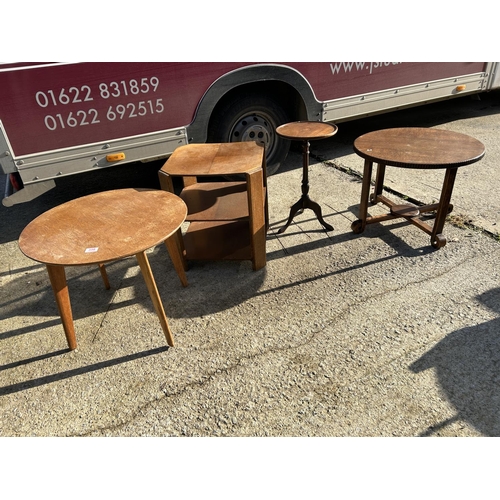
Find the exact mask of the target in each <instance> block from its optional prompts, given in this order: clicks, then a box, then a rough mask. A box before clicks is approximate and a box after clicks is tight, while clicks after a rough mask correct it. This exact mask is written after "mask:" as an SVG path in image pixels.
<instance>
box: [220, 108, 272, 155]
mask: <svg viewBox="0 0 500 500" xmlns="http://www.w3.org/2000/svg"><path fill="white" fill-rule="evenodd" d="M274 129H275V127H274V125H273V122H272V120H271V119H270V117H269V116H266V115H265V114H263V113H250V114H245V115H244V116H242V117H241V118H239V119H238V120H237V121H236V123H235V124H234V125H233V127H232V128H231V130H230V132H229V140H230V141H231V142H243V141H256V142H258V143H260V144H263V145H264V146H265V148H266V156H267V157H268V158H269V157H270V156H271V155H272V153H273V152H274V148H275V146H276V140H275V132H274Z"/></svg>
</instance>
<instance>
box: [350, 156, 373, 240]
mask: <svg viewBox="0 0 500 500" xmlns="http://www.w3.org/2000/svg"><path fill="white" fill-rule="evenodd" d="M372 172H373V162H372V161H370V160H365V166H364V170H363V184H362V187H361V201H360V204H359V219H358V220H355V221H354V222H353V223H352V224H351V229H352V230H353V231H354V232H355V233H356V234H359V233H362V232H363V231H364V230H365V227H366V219H367V217H368V198H369V196H370V183H371V179H372Z"/></svg>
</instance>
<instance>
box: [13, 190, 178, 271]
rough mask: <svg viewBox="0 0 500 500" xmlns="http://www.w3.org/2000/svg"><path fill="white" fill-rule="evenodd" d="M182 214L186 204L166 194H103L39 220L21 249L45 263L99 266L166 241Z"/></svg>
mask: <svg viewBox="0 0 500 500" xmlns="http://www.w3.org/2000/svg"><path fill="white" fill-rule="evenodd" d="M186 215H187V207H186V204H185V203H184V202H183V201H182V200H181V199H180V198H179V197H178V196H176V195H174V194H172V193H169V192H167V191H162V190H157V189H132V188H129V189H117V190H112V191H104V192H101V193H96V194H91V195H88V196H83V197H81V198H77V199H75V200H71V201H69V202H67V203H64V204H62V205H59V206H57V207H55V208H52V209H51V210H49V211H47V212H45V213H43V214H42V215H40V216H38V217H37V218H36V219H34V220H33V221H31V222H30V223H29V224H28V225H27V226H26V228H25V229H24V230H23V232H22V233H21V235H20V237H19V247H20V249H21V251H22V252H23V253H24V254H25V255H26V256H27V257H29V258H31V259H33V260H35V261H38V262H42V263H44V264H52V265H69V266H77V265H86V264H101V263H105V262H109V261H112V260H117V259H120V258H123V257H128V256H131V255H135V254H137V253H139V252H143V251H145V250H147V249H148V248H152V247H154V246H156V245H158V244H159V243H162V242H164V241H165V240H166V239H167V238H168V237H169V236H171V235H172V234H173V233H174V232H175V231H176V230H177V229H178V228H179V227H180V225H181V224H182V223H183V222H184V220H185V218H186Z"/></svg>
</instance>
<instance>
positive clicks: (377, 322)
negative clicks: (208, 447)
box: [0, 92, 500, 491]
mask: <svg viewBox="0 0 500 500" xmlns="http://www.w3.org/2000/svg"><path fill="white" fill-rule="evenodd" d="M499 113H500V98H499V94H498V93H496V92H493V93H490V94H487V95H485V96H483V97H482V98H481V99H480V100H476V99H472V98H461V99H457V100H455V101H448V102H445V103H437V104H433V105H429V106H425V107H421V108H414V109H410V110H404V111H399V112H397V113H391V114H389V115H384V116H380V117H372V118H367V119H363V120H356V121H355V122H349V123H344V124H339V133H338V134H337V135H336V136H334V137H333V138H331V139H328V140H325V141H318V142H315V143H314V144H313V146H312V148H311V168H310V174H309V180H310V186H311V189H310V193H309V194H310V196H311V198H312V199H314V200H315V201H317V202H319V203H320V205H321V206H322V208H323V215H324V216H325V219H326V221H327V222H329V223H330V224H331V225H332V226H333V227H334V230H333V231H331V232H326V231H324V230H323V228H322V227H321V226H320V224H319V222H318V221H317V220H316V219H315V217H314V214H313V213H312V212H311V211H305V212H304V213H303V214H301V215H298V216H297V217H296V218H295V220H294V223H293V224H292V225H291V226H290V227H289V228H288V230H287V231H286V232H285V233H283V234H281V235H279V234H278V233H277V230H278V229H279V228H280V227H281V226H282V225H283V224H284V222H285V221H286V219H287V216H288V211H289V207H290V205H291V204H293V203H294V202H295V201H296V200H297V199H298V197H299V196H300V182H301V161H302V160H301V154H300V149H299V148H297V147H293V148H292V151H291V152H290V154H289V156H288V158H287V160H286V162H285V164H284V165H283V166H282V169H281V170H280V172H279V173H278V174H276V175H274V176H272V177H271V178H270V179H269V204H270V221H271V227H270V231H269V234H268V240H267V258H268V262H267V266H266V267H265V268H264V269H262V270H260V271H257V272H253V271H252V268H251V264H250V262H214V263H193V264H192V265H191V267H190V270H189V271H188V273H187V276H188V280H189V286H188V287H187V288H182V286H181V285H180V283H179V280H178V278H177V276H176V274H175V271H174V270H173V267H172V265H171V262H170V261H169V258H168V254H167V252H166V249H165V247H163V246H159V247H157V248H155V249H153V250H152V251H151V252H150V253H149V258H150V261H151V265H152V268H153V273H154V275H155V279H156V281H157V285H158V288H159V292H160V295H161V297H162V300H163V302H164V306H165V311H166V314H167V317H168V318H169V322H170V326H171V328H172V330H173V334H174V337H175V340H176V347H175V348H168V347H167V346H166V343H165V338H164V335H163V333H162V330H161V327H160V324H159V322H158V318H157V316H156V314H155V313H154V310H153V307H152V304H151V301H150V299H149V295H148V293H147V290H146V287H145V285H144V282H143V280H142V277H141V275H140V272H139V269H138V267H137V265H136V263H135V261H134V259H125V260H122V261H119V262H116V263H112V264H110V265H109V266H108V273H109V276H110V281H111V290H105V289H104V287H103V286H102V281H101V278H100V274H99V272H98V270H97V269H93V268H68V269H67V274H68V283H69V288H70V295H71V300H72V306H73V314H74V317H75V328H76V332H77V340H78V349H77V350H75V351H68V349H67V345H66V341H65V337H64V334H63V330H62V326H61V323H60V320H59V317H58V315H57V311H56V306H55V302H54V299H53V295H52V291H51V288H50V284H49V281H48V277H47V274H46V271H45V268H44V266H42V265H40V264H38V263H36V262H33V261H30V260H29V259H27V258H26V257H24V256H23V255H22V254H21V252H20V251H19V248H18V246H17V238H18V237H19V234H20V232H21V231H22V229H23V228H24V227H25V225H26V224H27V223H29V222H30V220H32V219H33V218H34V217H35V216H36V215H38V214H39V213H42V212H43V211H45V210H47V209H49V208H51V206H55V205H57V204H59V203H62V202H63V201H66V200H67V199H71V198H73V197H76V196H80V195H83V194H88V193H89V192H94V191H97V190H102V189H111V188H119V187H125V186H129V185H132V186H145V185H147V186H150V185H151V186H153V187H154V186H155V185H156V182H157V180H156V171H157V166H156V165H155V164H150V165H147V166H144V165H142V166H137V165H135V166H130V167H127V168H126V169H124V170H122V171H120V172H117V171H115V172H111V171H110V172H103V173H102V176H100V177H98V178H97V177H96V176H92V178H91V176H88V175H86V174H82V175H81V176H78V177H79V178H78V179H75V178H73V179H67V180H62V182H61V183H60V184H59V186H58V189H57V190H56V191H57V192H56V191H53V192H49V193H47V194H46V195H44V196H43V197H41V198H39V199H37V200H34V201H33V202H31V203H30V204H29V205H22V206H21V205H19V206H15V207H12V208H4V207H1V208H0V224H1V232H0V284H1V287H0V305H1V311H2V312H1V317H0V342H1V349H0V359H1V360H0V436H2V437H4V438H8V437H21V436H22V437H37V436H44V437H50V436H53V437H55V436H83V437H107V436H115V437H131V436H137V437H146V436H147V437H167V436H171V437H174V436H193V437H209V436H225V437H322V438H333V437H385V438H388V437H417V436H432V437H437V436H447V437H496V436H500V372H499V368H498V367H499V366H500V335H499V330H500V305H499V304H500V271H499V266H498V261H499V257H500V242H499V238H498V234H499V233H498V227H499V225H500V201H499V196H498V186H500V183H499V181H500V173H499V169H498V164H499V154H498V134H499V129H500V115H499ZM392 126H428V127H438V128H446V129H450V130H455V131H457V132H465V133H468V134H470V135H472V136H474V137H476V138H477V139H479V140H481V141H482V142H483V143H484V144H485V146H486V155H485V157H484V159H483V160H482V161H481V162H479V163H476V164H474V165H471V166H468V167H464V168H461V169H459V172H458V175H457V180H456V184H455V190H454V194H453V197H452V203H453V204H454V206H455V209H454V212H453V213H452V215H453V216H454V217H453V218H451V219H450V222H449V223H447V224H446V226H445V230H444V233H445V235H446V237H447V239H448V243H447V245H446V246H445V247H443V248H441V249H439V250H435V249H433V248H432V247H431V246H430V239H429V236H428V235H426V234H425V233H423V232H422V231H419V230H418V229H417V228H415V227H414V226H411V225H408V224H406V223H404V222H401V221H391V222H384V223H381V224H376V225H372V226H368V227H367V229H366V230H365V232H364V233H363V234H360V235H356V234H354V233H353V232H352V230H351V227H350V226H351V223H352V222H353V221H354V220H355V219H357V206H358V204H359V198H360V192H361V183H360V173H361V172H362V166H363V162H362V160H361V159H360V158H359V157H357V156H356V155H355V154H354V153H353V150H352V142H353V140H354V139H355V137H356V136H358V135H361V134H362V133H365V132H367V131H369V130H375V129H378V128H387V127H392ZM407 174H408V171H407V170H405V171H403V170H398V169H391V168H388V170H387V177H386V180H387V187H388V192H387V195H388V196H389V197H393V198H395V199H398V198H400V197H401V198H402V197H407V198H411V199H414V200H418V201H422V202H427V199H428V198H431V199H432V198H434V197H435V193H436V192H439V190H440V186H441V182H442V175H443V174H442V172H429V171H426V172H417V173H416V174H415V172H411V175H407ZM413 174H415V175H413ZM440 176H441V177H440ZM379 210H382V209H381V208H380V207H370V213H377V211H379ZM429 222H430V223H432V220H430V221H429ZM2 441H3V443H4V444H5V443H6V442H8V443H11V441H10V440H6V439H4V440H2ZM181 441H184V440H181ZM188 441H189V440H188ZM271 441H272V442H276V441H274V440H271ZM390 441H391V440H390ZM395 441H396V442H397V443H398V445H395V446H396V447H398V446H399V444H400V443H401V442H403V443H407V441H406V440H403V441H400V440H395ZM16 442H17V441H16ZM16 442H15V443H16ZM50 442H51V443H53V441H50ZM87 442H88V441H87V440H84V443H87ZM202 442H204V443H205V441H203V440H202ZM238 442H240V441H239V440H238ZM279 442H280V443H281V444H282V445H284V443H286V446H290V448H286V449H287V450H290V453H291V454H286V455H285V457H284V458H282V460H283V462H282V463H280V465H276V467H277V468H278V469H277V470H281V468H280V467H281V466H282V464H288V465H289V467H290V468H291V469H292V470H297V471H298V470H299V465H300V463H301V462H300V461H301V460H304V458H307V451H309V448H307V446H308V445H307V444H306V443H309V442H310V441H306V442H304V441H302V442H301V443H304V446H306V448H305V449H306V450H307V451H304V449H302V451H299V450H298V449H297V448H296V447H297V446H298V444H293V443H296V441H294V440H292V444H289V443H290V441H289V440H285V441H282V440H279ZM412 442H413V441H412ZM473 442H474V443H475V442H476V441H473ZM15 443H14V444H13V445H11V446H12V448H14V449H16V450H17V446H16V444H15ZM56 443H57V442H56ZM155 443H156V447H157V448H158V449H159V450H162V451H160V453H162V452H164V453H168V451H169V450H172V451H174V453H175V452H176V451H177V452H179V449H180V447H178V445H176V444H175V443H178V441H175V440H174V441H173V442H172V441H163V440H160V441H157V440H155ZM233 443H234V441H232V440H231V441H229V442H228V441H225V444H222V445H221V446H223V447H224V448H226V449H228V450H232V451H233V453H235V454H236V456H238V455H237V445H235V446H236V448H232V446H233ZM245 443H248V441H245ZM251 443H255V441H251ZM257 443H259V444H258V445H257V446H262V447H263V448H262V449H263V450H268V448H267V446H268V445H266V444H265V443H268V441H266V440H264V441H261V440H257ZM315 443H317V441H315ZM321 443H322V444H321V449H322V451H324V452H326V453H327V454H329V455H330V454H333V455H335V451H336V450H337V451H340V452H341V453H342V454H343V455H342V456H344V457H347V458H346V459H345V460H347V461H348V463H352V464H353V466H354V465H355V464H358V465H359V460H361V461H362V458H360V456H359V455H356V457H354V456H353V455H351V454H349V451H348V450H357V451H358V452H359V448H358V444H359V441H354V443H352V442H350V443H351V444H350V445H347V446H344V443H345V441H344V440H341V441H340V443H339V441H338V440H328V439H327V440H321ZM375 443H379V441H378V440H375ZM384 443H387V440H384ZM56 446H57V445H56ZM80 446H84V447H85V446H87V444H85V445H80ZM185 446H186V447H187V448H184V447H183V448H182V449H183V450H186V449H189V450H190V451H191V448H190V445H187V444H186V445H185ZM240 446H242V445H240ZM249 446H251V447H252V446H254V445H253V444H249ZM369 446H375V448H374V449H372V452H368V453H367V455H366V456H368V457H371V458H372V459H373V458H374V457H376V456H377V452H376V447H377V445H376V444H374V441H370V445H369ZM170 447H171V448H170ZM9 448H10V446H9ZM20 449H24V445H22V446H21V448H20ZM397 449H398V450H399V451H401V452H402V453H404V451H402V450H400V449H399V448H397ZM404 449H406V448H403V450H404ZM410 449H411V448H410ZM291 450H294V451H291ZM312 450H314V448H312ZM253 451H255V452H256V453H257V457H259V456H260V453H259V452H258V450H257V451H256V450H253ZM192 452H193V455H195V454H196V452H195V451H194V450H192ZM304 453H305V454H306V457H304ZM360 454H361V455H362V452H361V453H360ZM412 455H413V451H412V452H410V453H407V454H406V455H404V456H403V457H399V458H398V459H397V460H395V457H394V456H391V457H390V458H387V460H391V463H394V462H392V461H394V460H395V462H399V461H400V460H408V461H411V458H412ZM431 455H432V453H431ZM180 456H182V458H183V461H182V464H184V465H186V466H188V464H189V460H190V459H192V460H195V459H194V458H193V457H192V456H191V455H189V456H185V455H182V453H181V455H180ZM217 456H218V455H217ZM190 457H191V458H190ZM200 457H203V458H206V460H208V461H210V453H209V452H207V453H205V452H200V455H199V456H198V459H199V458H200ZM273 457H275V455H273V453H272V452H267V453H266V454H265V456H262V457H260V460H261V462H260V464H268V465H269V466H270V467H271V465H270V461H271V459H272V458H273ZM338 459H339V456H338V455H336V456H335V457H330V460H332V461H334V460H338ZM96 460H97V463H101V462H100V460H102V459H101V458H96ZM221 460H222V459H221ZM255 460H257V461H258V460H259V458H256V459H255ZM349 460H352V462H349ZM356 460H358V462H356ZM425 460H426V461H427V463H430V464H432V465H433V466H437V464H436V462H434V461H433V457H432V456H431V457H429V455H428V454H427V453H426V454H425ZM174 461H175V460H174ZM196 463H197V464H198V465H200V464H199V461H196ZM252 463H253V461H252ZM315 463H316V462H315ZM157 466H158V465H156V467H157ZM318 467H319V469H318V470H319V471H320V472H321V473H322V474H326V473H327V471H326V470H325V469H324V468H323V467H326V465H325V464H324V463H323V462H321V465H318ZM154 470H157V469H154ZM257 470H258V471H259V472H260V473H262V474H264V476H266V474H269V471H268V470H267V469H266V471H263V469H262V467H260V466H258V467H257ZM96 473H97V474H100V472H99V471H96ZM266 477H267V476H266ZM288 487H290V486H287V488H288ZM312 490H314V488H313V487H312ZM284 491H287V489H286V488H285V489H284ZM309 491H311V489H310V490H309Z"/></svg>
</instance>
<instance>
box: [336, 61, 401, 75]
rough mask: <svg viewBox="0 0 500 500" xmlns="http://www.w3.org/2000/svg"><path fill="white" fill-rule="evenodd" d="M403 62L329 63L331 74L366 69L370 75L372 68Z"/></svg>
mask: <svg viewBox="0 0 500 500" xmlns="http://www.w3.org/2000/svg"><path fill="white" fill-rule="evenodd" d="M397 64H403V63H400V62H336V63H330V69H331V70H332V74H333V75H338V74H339V73H351V72H352V71H368V72H369V74H370V75H371V74H372V73H373V71H374V70H376V69H381V68H387V67H388V66H395V65H397Z"/></svg>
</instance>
